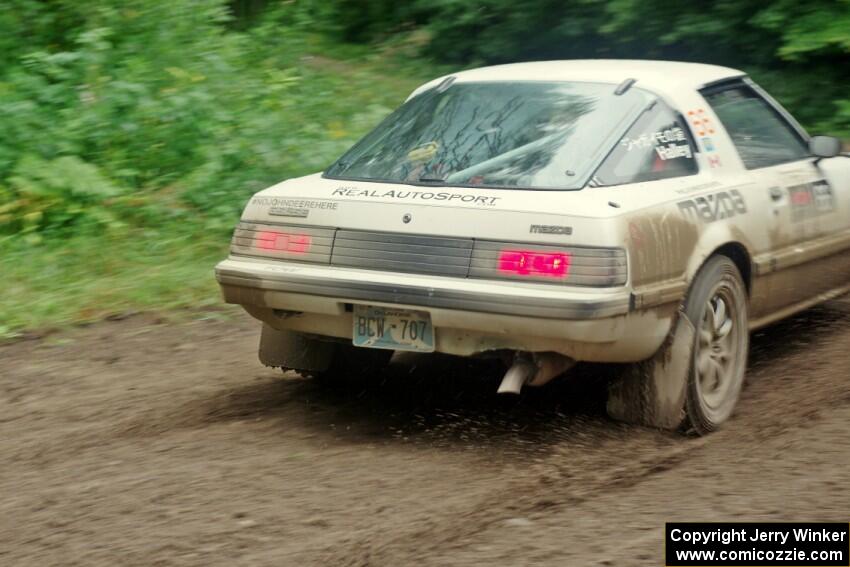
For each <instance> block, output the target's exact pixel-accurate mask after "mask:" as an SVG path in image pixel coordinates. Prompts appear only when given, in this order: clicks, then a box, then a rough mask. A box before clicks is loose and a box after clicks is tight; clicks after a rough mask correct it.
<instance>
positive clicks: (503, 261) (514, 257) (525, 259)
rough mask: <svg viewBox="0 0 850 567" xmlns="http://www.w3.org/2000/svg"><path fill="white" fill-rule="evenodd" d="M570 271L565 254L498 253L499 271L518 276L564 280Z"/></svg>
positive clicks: (521, 251)
mask: <svg viewBox="0 0 850 567" xmlns="http://www.w3.org/2000/svg"><path fill="white" fill-rule="evenodd" d="M569 269H570V255H569V254H568V253H566V252H563V253H562V252H554V253H553V252H546V251H539V250H513V249H506V250H502V251H501V252H500V253H499V271H500V272H501V273H503V274H516V275H519V276H542V277H549V278H565V277H567V274H568V273H569Z"/></svg>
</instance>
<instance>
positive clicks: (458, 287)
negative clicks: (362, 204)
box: [215, 256, 675, 362]
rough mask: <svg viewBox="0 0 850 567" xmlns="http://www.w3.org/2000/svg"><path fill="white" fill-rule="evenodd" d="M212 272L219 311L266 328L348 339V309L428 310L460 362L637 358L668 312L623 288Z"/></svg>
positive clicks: (240, 269) (271, 270)
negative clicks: (529, 355)
mask: <svg viewBox="0 0 850 567" xmlns="http://www.w3.org/2000/svg"><path fill="white" fill-rule="evenodd" d="M215 272H216V278H217V280H218V282H219V284H220V285H221V288H222V292H223V294H224V298H225V300H226V301H227V302H228V303H235V304H239V305H242V306H244V307H245V309H246V310H247V311H248V312H249V313H251V314H252V315H253V316H255V317H256V318H258V319H260V320H262V321H264V322H266V323H268V324H270V325H271V326H272V327H274V328H278V329H290V330H295V331H299V332H305V333H313V334H319V335H326V336H333V337H339V338H350V337H351V329H352V319H351V313H350V309H349V308H348V307H349V306H350V305H351V304H371V305H391V306H401V307H406V308H410V309H417V310H422V311H428V312H429V313H430V315H431V319H432V322H433V324H434V327H435V329H436V331H435V332H436V340H437V345H436V346H437V350H438V351H441V352H446V353H450V354H459V355H471V354H476V353H480V352H483V351H487V350H496V349H515V350H530V351H538V352H539V351H554V352H560V353H562V354H565V355H567V356H571V357H572V358H575V359H577V360H590V361H610V362H629V361H636V360H642V359H645V358H648V357H649V356H651V355H652V354H653V353H654V352H655V350H657V348H658V346H659V345H660V344H661V342H662V341H663V340H664V337H665V336H666V334H667V332H669V329H670V322H671V318H672V316H673V314H674V312H675V309H672V310H665V309H657V310H648V311H647V310H645V311H640V312H636V311H634V310H633V308H632V305H633V302H632V295H631V293H630V290H629V289H627V288H612V289H605V290H599V289H593V290H591V289H577V288H566V287H559V286H554V285H547V284H531V285H526V284H518V283H516V282H496V281H487V280H472V279H461V278H448V277H439V276H427V275H420V274H400V273H393V272H376V271H369V270H360V269H349V268H338V267H330V266H324V265H322V266H314V265H309V264H295V263H286V262H281V261H278V260H264V259H257V258H246V257H239V256H231V257H230V258H228V259H227V260H224V261H223V262H221V263H219V264H218V265H217V266H216V269H215ZM668 311H669V312H668Z"/></svg>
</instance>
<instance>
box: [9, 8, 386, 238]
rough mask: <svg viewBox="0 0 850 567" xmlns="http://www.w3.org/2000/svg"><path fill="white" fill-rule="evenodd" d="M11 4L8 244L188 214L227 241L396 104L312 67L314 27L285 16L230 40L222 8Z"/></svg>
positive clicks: (345, 73) (297, 16)
mask: <svg viewBox="0 0 850 567" xmlns="http://www.w3.org/2000/svg"><path fill="white" fill-rule="evenodd" d="M14 2H15V3H17V4H18V7H19V8H20V9H21V12H20V14H21V15H20V17H13V16H10V14H9V13H7V12H5V11H4V12H2V16H0V37H4V39H5V41H6V42H7V43H9V42H10V41H11V40H10V37H11V38H14V37H17V41H16V42H12V44H10V50H9V52H8V53H6V54H5V55H6V58H7V61H8V66H7V67H4V68H3V69H2V71H0V73H2V74H1V75H0V130H2V131H3V132H4V134H5V135H4V136H3V137H2V138H0V211H2V212H0V232H7V233H17V232H25V233H27V234H29V235H30V238H31V239H34V237H33V236H32V235H33V234H34V233H37V232H40V233H48V234H54V233H55V234H68V233H71V232H79V231H82V230H87V228H86V227H99V228H103V227H109V228H119V227H120V226H121V224H122V222H135V221H140V222H143V223H150V222H157V218H159V219H160V220H163V219H166V218H169V217H173V216H175V215H176V216H180V215H187V214H192V215H193V216H200V217H201V218H203V219H205V222H206V224H207V226H208V227H211V228H218V229H221V230H222V231H224V230H229V228H230V227H231V226H232V223H233V221H234V220H235V218H236V217H237V215H238V214H239V212H240V211H241V208H242V206H243V205H244V202H245V200H246V199H247V198H248V197H249V196H250V195H251V194H252V193H253V192H255V191H257V190H259V189H261V188H263V187H265V186H267V185H269V184H271V183H273V182H276V181H279V180H281V179H283V178H285V177H289V176H293V175H300V174H303V173H307V172H309V171H315V170H319V169H322V168H323V167H324V166H325V165H326V164H327V163H329V162H330V161H331V160H333V159H334V158H335V157H336V156H337V155H338V154H339V153H341V152H342V151H343V150H344V149H345V148H346V147H347V146H348V145H350V143H351V142H352V140H353V139H354V138H355V137H356V136H358V135H359V134H361V133H362V131H363V130H365V129H367V128H368V127H370V126H371V125H372V124H374V123H375V122H376V121H377V120H378V119H379V118H380V117H381V116H383V115H384V114H385V113H387V112H388V111H389V108H390V107H391V106H393V105H395V104H397V103H398V102H399V98H400V97H401V96H403V95H400V93H398V89H390V90H389V91H386V92H381V93H375V92H374V85H372V84H364V83H363V81H361V80H359V79H358V77H357V76H356V73H352V72H350V70H347V69H345V68H343V69H336V68H334V69H328V70H324V69H322V68H321V65H319V64H316V63H311V61H310V60H309V59H306V55H307V51H308V49H309V46H308V43H309V41H310V40H309V37H310V36H308V35H307V34H306V33H304V31H302V29H303V27H304V26H305V25H312V20H310V16H309V14H308V12H307V11H303V10H295V11H293V10H289V9H288V8H287V6H286V5H283V6H281V7H278V8H277V9H273V10H270V12H269V13H268V14H267V15H266V16H265V17H263V18H261V19H260V20H259V21H258V22H257V23H256V25H255V26H253V27H251V28H250V29H249V30H248V31H237V30H234V29H232V28H231V27H228V26H230V25H231V24H232V23H233V22H232V21H231V18H230V16H229V12H228V10H227V5H226V2H224V1H223V0H125V1H122V2H120V3H118V2H116V3H111V2H110V3H104V2H96V1H94V0H92V1H90V2H82V3H78V2H71V1H70V0H67V1H60V2H57V3H55V6H53V8H52V9H50V10H47V9H46V8H44V7H43V4H42V3H40V2H33V1H24V0H14ZM24 16H26V17H24ZM282 20H283V22H282ZM61 22H68V23H71V24H72V25H70V27H68V28H65V27H63V26H61V25H60V23H61ZM18 26H23V27H24V28H25V29H26V28H27V27H29V29H30V30H31V31H32V32H33V33H35V37H34V38H33V41H30V42H29V44H28V45H26V48H24V47H23V45H24V43H23V42H24V37H23V36H22V35H21V34H20V32H19V31H18ZM4 32H6V34H5V36H4ZM3 41H4V40H3V39H0V45H2V43H3ZM10 53H11V54H14V57H10V55H9V54H10ZM0 57H2V56H0ZM343 67H344V65H343ZM352 91H356V92H352ZM352 94H353V95H354V96H352Z"/></svg>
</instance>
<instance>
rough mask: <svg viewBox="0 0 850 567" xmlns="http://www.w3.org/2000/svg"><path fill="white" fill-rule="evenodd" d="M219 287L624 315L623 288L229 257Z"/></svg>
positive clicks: (513, 311) (538, 312)
mask: <svg viewBox="0 0 850 567" xmlns="http://www.w3.org/2000/svg"><path fill="white" fill-rule="evenodd" d="M215 273H216V278H217V279H218V282H219V283H220V284H221V285H225V286H240V287H248V288H254V289H262V290H267V291H282V292H288V293H298V294H307V295H318V296H323V297H336V298H345V299H351V300H359V301H372V302H380V303H392V304H399V305H418V306H422V307H438V308H444V309H461V310H464V311H475V312H480V313H498V314H504V315H523V316H528V317H540V318H543V319H600V318H604V317H615V316H617V315H625V314H627V313H628V312H629V311H630V304H631V294H630V292H629V291H628V290H627V289H624V288H616V289H613V290H611V291H607V290H606V291H598V290H592V291H584V290H581V289H579V290H576V288H569V290H563V289H559V288H557V287H555V286H551V285H546V284H543V285H534V286H526V285H517V284H516V283H514V282H490V281H475V280H465V279H454V278H446V277H434V276H423V275H418V274H417V275H412V274H396V273H390V272H372V271H366V270H357V269H345V268H334V267H328V266H309V265H303V264H293V263H284V262H280V261H266V260H260V259H254V258H250V259H248V258H245V259H243V258H239V257H231V258H229V259H227V260H224V261H223V262H221V263H220V264H218V266H216V269H215Z"/></svg>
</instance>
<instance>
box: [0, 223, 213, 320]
mask: <svg viewBox="0 0 850 567" xmlns="http://www.w3.org/2000/svg"><path fill="white" fill-rule="evenodd" d="M227 244H228V239H227V237H224V238H210V237H204V236H203V234H202V233H201V232H200V231H193V230H186V227H179V226H172V227H168V228H167V229H165V230H158V231H155V232H154V231H150V230H144V229H138V230H130V231H126V232H123V233H120V234H118V233H113V234H105V235H102V236H79V237H75V238H72V239H70V240H67V241H61V242H60V241H48V242H46V243H44V244H42V245H40V246H37V247H32V246H28V245H24V244H23V243H12V244H8V245H4V246H3V247H2V249H0V254H1V255H2V260H0V270H2V273H0V286H2V289H3V293H2V295H0V337H4V336H5V337H13V336H15V335H16V334H17V333H18V332H20V331H21V330H23V329H43V328H45V327H62V326H65V325H68V324H73V323H83V322H90V321H95V320H99V319H102V318H104V317H107V316H110V315H115V314H120V313H125V312H128V311H145V310H169V309H174V308H179V307H189V306H192V307H204V306H209V305H213V304H217V303H219V302H220V300H219V295H218V290H217V285H216V283H215V279H214V277H213V271H212V268H213V266H214V264H215V262H216V261H217V260H220V259H221V258H223V257H224V256H225V254H226V250H227Z"/></svg>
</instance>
